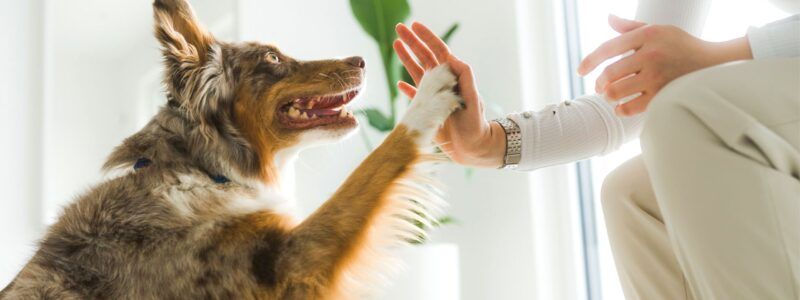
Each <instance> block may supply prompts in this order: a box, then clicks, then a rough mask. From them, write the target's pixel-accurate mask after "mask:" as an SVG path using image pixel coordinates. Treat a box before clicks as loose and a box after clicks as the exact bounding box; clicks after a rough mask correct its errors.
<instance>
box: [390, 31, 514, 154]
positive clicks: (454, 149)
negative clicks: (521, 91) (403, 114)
mask: <svg viewBox="0 0 800 300" xmlns="http://www.w3.org/2000/svg"><path fill="white" fill-rule="evenodd" d="M396 30H397V35H398V37H399V39H398V40H397V41H395V42H394V49H395V51H396V52H397V56H398V57H399V58H400V61H401V62H402V63H403V66H405V68H406V70H408V73H409V74H410V75H411V78H412V79H413V80H414V85H417V84H419V82H420V80H422V76H423V75H424V74H425V71H426V70H430V69H432V68H434V67H436V66H438V65H439V64H444V63H447V64H449V66H450V69H451V70H452V71H453V73H454V74H455V75H456V77H458V88H459V93H460V95H461V96H462V97H463V98H464V101H465V102H466V109H463V110H459V111H456V112H455V113H453V114H452V115H451V116H450V117H449V118H448V119H447V121H445V123H444V125H443V126H442V128H441V129H440V130H439V132H438V133H437V135H436V137H435V140H436V143H438V144H439V147H440V148H441V149H442V151H444V153H446V154H447V155H448V156H449V157H450V158H451V159H452V160H453V161H455V162H457V163H460V164H464V165H471V166H478V167H499V166H501V165H502V163H503V156H504V155H505V147H506V145H505V143H506V138H505V132H504V131H503V129H502V128H501V127H500V125H499V124H497V123H495V122H491V123H490V122H488V121H487V120H486V117H485V116H484V107H483V101H482V100H481V97H480V94H479V93H478V88H477V87H476V85H475V76H474V74H473V73H472V68H471V67H470V66H469V65H468V64H466V63H465V62H463V61H461V60H460V59H458V58H457V57H455V56H454V55H452V53H451V52H450V49H449V48H448V47H447V44H445V43H444V41H442V40H441V39H440V38H439V37H438V36H436V34H434V33H433V32H432V31H431V30H430V29H428V28H427V27H425V25H422V24H420V23H414V24H413V25H412V26H411V28H409V27H408V26H406V25H404V24H398V25H397V27H396ZM406 47H408V49H411V52H413V54H414V56H415V57H417V59H419V62H417V61H416V60H414V58H413V57H412V56H411V53H409V52H408V50H407V49H406ZM414 85H412V84H410V83H407V82H402V81H401V82H398V88H399V89H400V91H402V92H403V93H404V94H405V95H406V96H408V97H409V98H410V99H413V98H414V96H415V95H416V92H417V90H416V88H415V87H414Z"/></svg>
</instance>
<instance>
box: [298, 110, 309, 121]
mask: <svg viewBox="0 0 800 300" xmlns="http://www.w3.org/2000/svg"><path fill="white" fill-rule="evenodd" d="M300 119H303V120H308V115H307V114H306V112H303V113H302V114H301V115H300Z"/></svg>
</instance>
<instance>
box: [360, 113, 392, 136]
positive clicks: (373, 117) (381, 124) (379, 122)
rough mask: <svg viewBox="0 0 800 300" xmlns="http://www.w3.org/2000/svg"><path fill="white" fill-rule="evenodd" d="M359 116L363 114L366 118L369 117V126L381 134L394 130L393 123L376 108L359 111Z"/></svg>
mask: <svg viewBox="0 0 800 300" xmlns="http://www.w3.org/2000/svg"><path fill="white" fill-rule="evenodd" d="M359 114H363V115H364V116H365V117H367V121H368V122H369V125H370V126H372V128H375V129H376V130H378V131H380V132H388V131H391V130H392V128H394V124H392V121H391V120H389V118H388V117H386V116H385V115H384V114H383V113H382V112H381V111H379V110H377V109H375V108H367V109H364V110H362V111H359Z"/></svg>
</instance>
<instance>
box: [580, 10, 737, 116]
mask: <svg viewBox="0 0 800 300" xmlns="http://www.w3.org/2000/svg"><path fill="white" fill-rule="evenodd" d="M608 23H609V25H611V28H613V29H614V30H615V31H617V32H619V33H620V36H618V37H616V38H614V39H611V40H609V41H607V42H605V43H603V44H602V45H600V47H598V48H597V49H596V50H595V51H594V52H592V53H590V54H589V55H587V56H586V58H584V59H583V61H582V62H581V64H580V66H579V67H578V73H579V74H581V75H586V74H588V73H589V72H591V71H592V70H594V69H595V68H597V66H598V65H600V64H601V63H603V62H604V61H607V60H609V59H611V58H613V57H616V56H618V55H622V54H625V53H627V52H629V51H631V50H633V51H635V52H633V54H631V55H629V56H625V57H623V58H622V59H620V60H619V61H617V62H614V63H613V64H611V65H609V66H608V67H606V68H605V70H604V71H603V73H602V74H601V75H600V77H598V78H597V81H596V83H595V91H596V92H597V93H598V94H605V95H606V98H608V99H609V100H611V101H619V100H622V99H623V98H626V97H628V96H632V95H638V94H640V93H641V94H640V95H639V96H638V97H636V98H634V99H633V100H630V101H628V102H625V103H622V104H619V105H618V106H617V108H616V110H615V111H616V113H617V114H618V115H621V116H631V115H635V114H638V113H641V112H643V111H645V109H646V108H647V105H648V104H649V103H650V101H651V100H652V99H653V97H654V96H655V95H656V94H657V93H658V91H660V90H661V88H663V87H664V86H665V85H667V84H668V83H669V82H671V81H672V80H674V79H676V78H678V77H681V76H683V75H686V74H688V73H691V72H694V71H697V70H700V69H704V68H707V67H711V66H714V65H718V64H722V63H725V62H729V61H734V60H741V59H752V53H751V51H750V44H749V42H748V41H747V38H746V37H742V38H738V39H735V40H731V41H727V42H721V43H714V42H707V41H704V40H701V39H698V38H696V37H694V36H692V35H690V34H689V33H687V32H685V31H683V30H681V29H680V28H678V27H675V26H669V25H647V24H645V23H641V22H636V21H632V20H626V19H622V18H619V17H617V16H613V15H611V16H609V18H608Z"/></svg>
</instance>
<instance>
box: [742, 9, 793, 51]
mask: <svg viewBox="0 0 800 300" xmlns="http://www.w3.org/2000/svg"><path fill="white" fill-rule="evenodd" d="M747 39H748V41H750V49H751V50H752V51H753V58H754V59H764V58H777V57H784V58H785V57H798V56H800V15H794V16H791V17H788V18H786V19H783V20H780V21H776V22H773V23H769V24H767V25H764V26H762V27H760V28H756V27H751V28H750V29H749V30H747Z"/></svg>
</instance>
